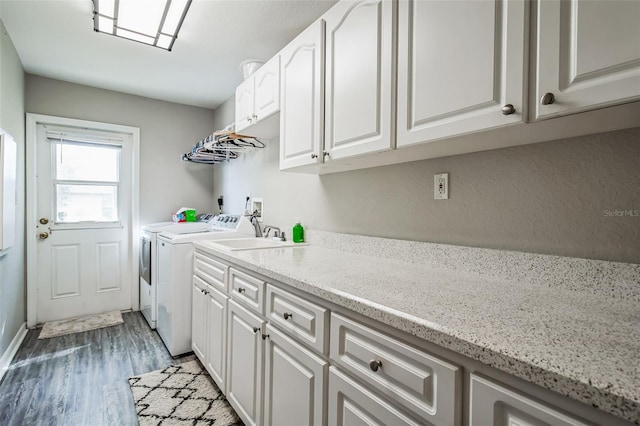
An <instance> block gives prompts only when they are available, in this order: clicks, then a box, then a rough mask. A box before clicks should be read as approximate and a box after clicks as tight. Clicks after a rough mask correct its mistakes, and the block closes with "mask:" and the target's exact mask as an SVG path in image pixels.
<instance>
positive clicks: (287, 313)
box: [282, 312, 293, 320]
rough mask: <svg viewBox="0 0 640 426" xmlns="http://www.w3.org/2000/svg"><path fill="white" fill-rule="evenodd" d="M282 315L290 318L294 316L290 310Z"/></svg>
mask: <svg viewBox="0 0 640 426" xmlns="http://www.w3.org/2000/svg"><path fill="white" fill-rule="evenodd" d="M282 316H283V317H284V319H286V320H288V319H289V318H291V317H292V316H293V314H290V313H289V312H285V313H284V314H282Z"/></svg>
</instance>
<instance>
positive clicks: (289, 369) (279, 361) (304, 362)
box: [264, 324, 329, 426]
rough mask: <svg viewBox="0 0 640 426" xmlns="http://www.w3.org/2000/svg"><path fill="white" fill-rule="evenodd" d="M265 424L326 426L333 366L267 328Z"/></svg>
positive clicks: (270, 425) (284, 336)
mask: <svg viewBox="0 0 640 426" xmlns="http://www.w3.org/2000/svg"><path fill="white" fill-rule="evenodd" d="M267 335H268V337H267V338H266V340H265V343H266V348H265V349H266V354H265V376H264V400H265V403H264V414H265V415H264V424H265V425H268V426H277V425H307V424H308V425H314V426H322V425H324V424H326V410H325V404H324V396H325V383H326V376H327V373H328V369H329V362H328V361H326V360H324V359H322V358H321V357H319V356H317V355H315V354H314V353H313V352H311V351H310V350H308V349H305V348H304V347H303V346H302V345H300V344H299V343H297V342H295V341H294V340H292V339H290V338H288V337H287V336H286V335H285V334H284V333H283V332H281V331H278V330H277V329H276V328H274V327H273V326H271V324H267Z"/></svg>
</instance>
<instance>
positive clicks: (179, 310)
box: [157, 214, 256, 357]
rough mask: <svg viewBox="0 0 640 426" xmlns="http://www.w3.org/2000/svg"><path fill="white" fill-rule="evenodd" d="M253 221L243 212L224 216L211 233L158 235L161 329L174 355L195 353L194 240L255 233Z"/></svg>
mask: <svg viewBox="0 0 640 426" xmlns="http://www.w3.org/2000/svg"><path fill="white" fill-rule="evenodd" d="M255 232H256V231H255V228H254V227H253V225H252V224H251V221H250V220H249V219H248V218H247V217H245V216H240V215H226V214H225V215H220V216H218V217H217V218H216V220H215V221H214V223H213V226H212V228H211V230H209V231H208V232H196V233H189V234H177V233H175V232H171V231H164V232H161V233H160V234H159V235H158V274H157V275H158V287H157V288H158V321H157V331H158V334H159V335H160V337H161V338H162V341H163V342H164V344H165V346H166V347H167V349H168V350H169V353H170V354H171V356H174V357H175V356H178V355H181V354H184V353H187V352H191V294H192V293H191V286H192V280H193V278H192V277H193V251H194V250H193V241H201V240H215V239H225V238H247V237H251V236H255Z"/></svg>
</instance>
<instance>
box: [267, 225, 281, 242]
mask: <svg viewBox="0 0 640 426" xmlns="http://www.w3.org/2000/svg"><path fill="white" fill-rule="evenodd" d="M272 229H273V236H274V237H275V238H279V239H280V240H282V241H284V233H283V232H282V231H281V230H280V228H278V227H277V226H273V225H267V226H265V227H264V237H265V238H267V237H269V233H270V232H271V230H272Z"/></svg>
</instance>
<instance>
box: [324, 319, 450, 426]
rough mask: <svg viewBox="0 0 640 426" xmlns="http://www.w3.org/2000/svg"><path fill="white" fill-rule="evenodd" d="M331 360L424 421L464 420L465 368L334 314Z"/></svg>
mask: <svg viewBox="0 0 640 426" xmlns="http://www.w3.org/2000/svg"><path fill="white" fill-rule="evenodd" d="M330 334H331V343H330V348H331V349H330V353H331V360H332V361H334V362H335V364H336V365H338V366H339V367H341V368H343V369H344V370H345V371H347V372H349V373H351V374H353V375H354V376H356V377H358V378H359V379H360V380H362V381H363V382H365V383H367V384H368V385H369V386H370V387H371V388H374V389H376V391H377V392H378V393H379V394H381V395H383V396H385V397H387V398H389V399H390V400H392V401H394V403H395V404H397V405H399V406H402V407H404V408H405V409H406V410H408V411H410V412H412V413H414V414H415V416H416V417H417V418H419V419H421V421H422V422H427V423H431V424H436V425H458V424H460V422H461V420H460V406H461V405H460V404H461V402H462V386H461V384H460V383H461V372H460V368H459V367H457V366H455V365H452V364H450V363H447V362H444V361H442V360H440V359H438V358H435V357H433V356H431V355H429V354H427V353H425V352H423V351H420V350H418V349H416V348H414V347H411V346H409V345H407V344H405V343H404V342H401V341H399V340H396V339H394V338H392V337H390V336H388V335H386V334H383V333H381V332H379V331H376V330H374V329H372V328H369V327H367V326H365V325H362V324H360V323H358V322H356V321H353V320H351V319H349V318H347V317H344V316H342V315H339V314H336V313H333V314H331V332H330Z"/></svg>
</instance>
